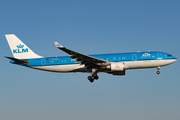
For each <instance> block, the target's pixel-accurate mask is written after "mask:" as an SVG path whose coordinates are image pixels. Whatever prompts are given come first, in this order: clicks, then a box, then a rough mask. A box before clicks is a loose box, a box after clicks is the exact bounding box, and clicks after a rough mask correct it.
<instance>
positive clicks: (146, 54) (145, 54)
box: [143, 53, 151, 56]
mask: <svg viewBox="0 0 180 120" xmlns="http://www.w3.org/2000/svg"><path fill="white" fill-rule="evenodd" d="M143 56H151V54H148V53H144V54H143Z"/></svg>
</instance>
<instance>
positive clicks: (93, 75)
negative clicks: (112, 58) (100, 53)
mask: <svg viewBox="0 0 180 120" xmlns="http://www.w3.org/2000/svg"><path fill="white" fill-rule="evenodd" d="M95 79H96V80H98V79H99V76H98V75H97V72H94V73H93V74H92V75H91V76H88V80H89V81H90V82H91V83H92V82H94V80H95Z"/></svg>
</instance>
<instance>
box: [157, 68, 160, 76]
mask: <svg viewBox="0 0 180 120" xmlns="http://www.w3.org/2000/svg"><path fill="white" fill-rule="evenodd" d="M159 70H160V67H158V68H157V72H156V73H157V74H158V75H159V74H160V71H159Z"/></svg>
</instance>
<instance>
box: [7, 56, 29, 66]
mask: <svg viewBox="0 0 180 120" xmlns="http://www.w3.org/2000/svg"><path fill="white" fill-rule="evenodd" d="M4 57H5V58H8V59H10V60H13V61H15V62H18V63H21V64H24V65H27V64H28V63H29V61H28V60H20V59H17V58H13V57H7V56H4Z"/></svg>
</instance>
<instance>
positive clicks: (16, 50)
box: [13, 44, 28, 54]
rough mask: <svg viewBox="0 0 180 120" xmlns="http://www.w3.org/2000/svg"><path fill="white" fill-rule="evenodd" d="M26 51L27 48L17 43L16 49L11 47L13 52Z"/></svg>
mask: <svg viewBox="0 0 180 120" xmlns="http://www.w3.org/2000/svg"><path fill="white" fill-rule="evenodd" d="M27 52H28V48H24V45H21V44H19V45H17V49H13V54H15V53H27Z"/></svg>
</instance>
